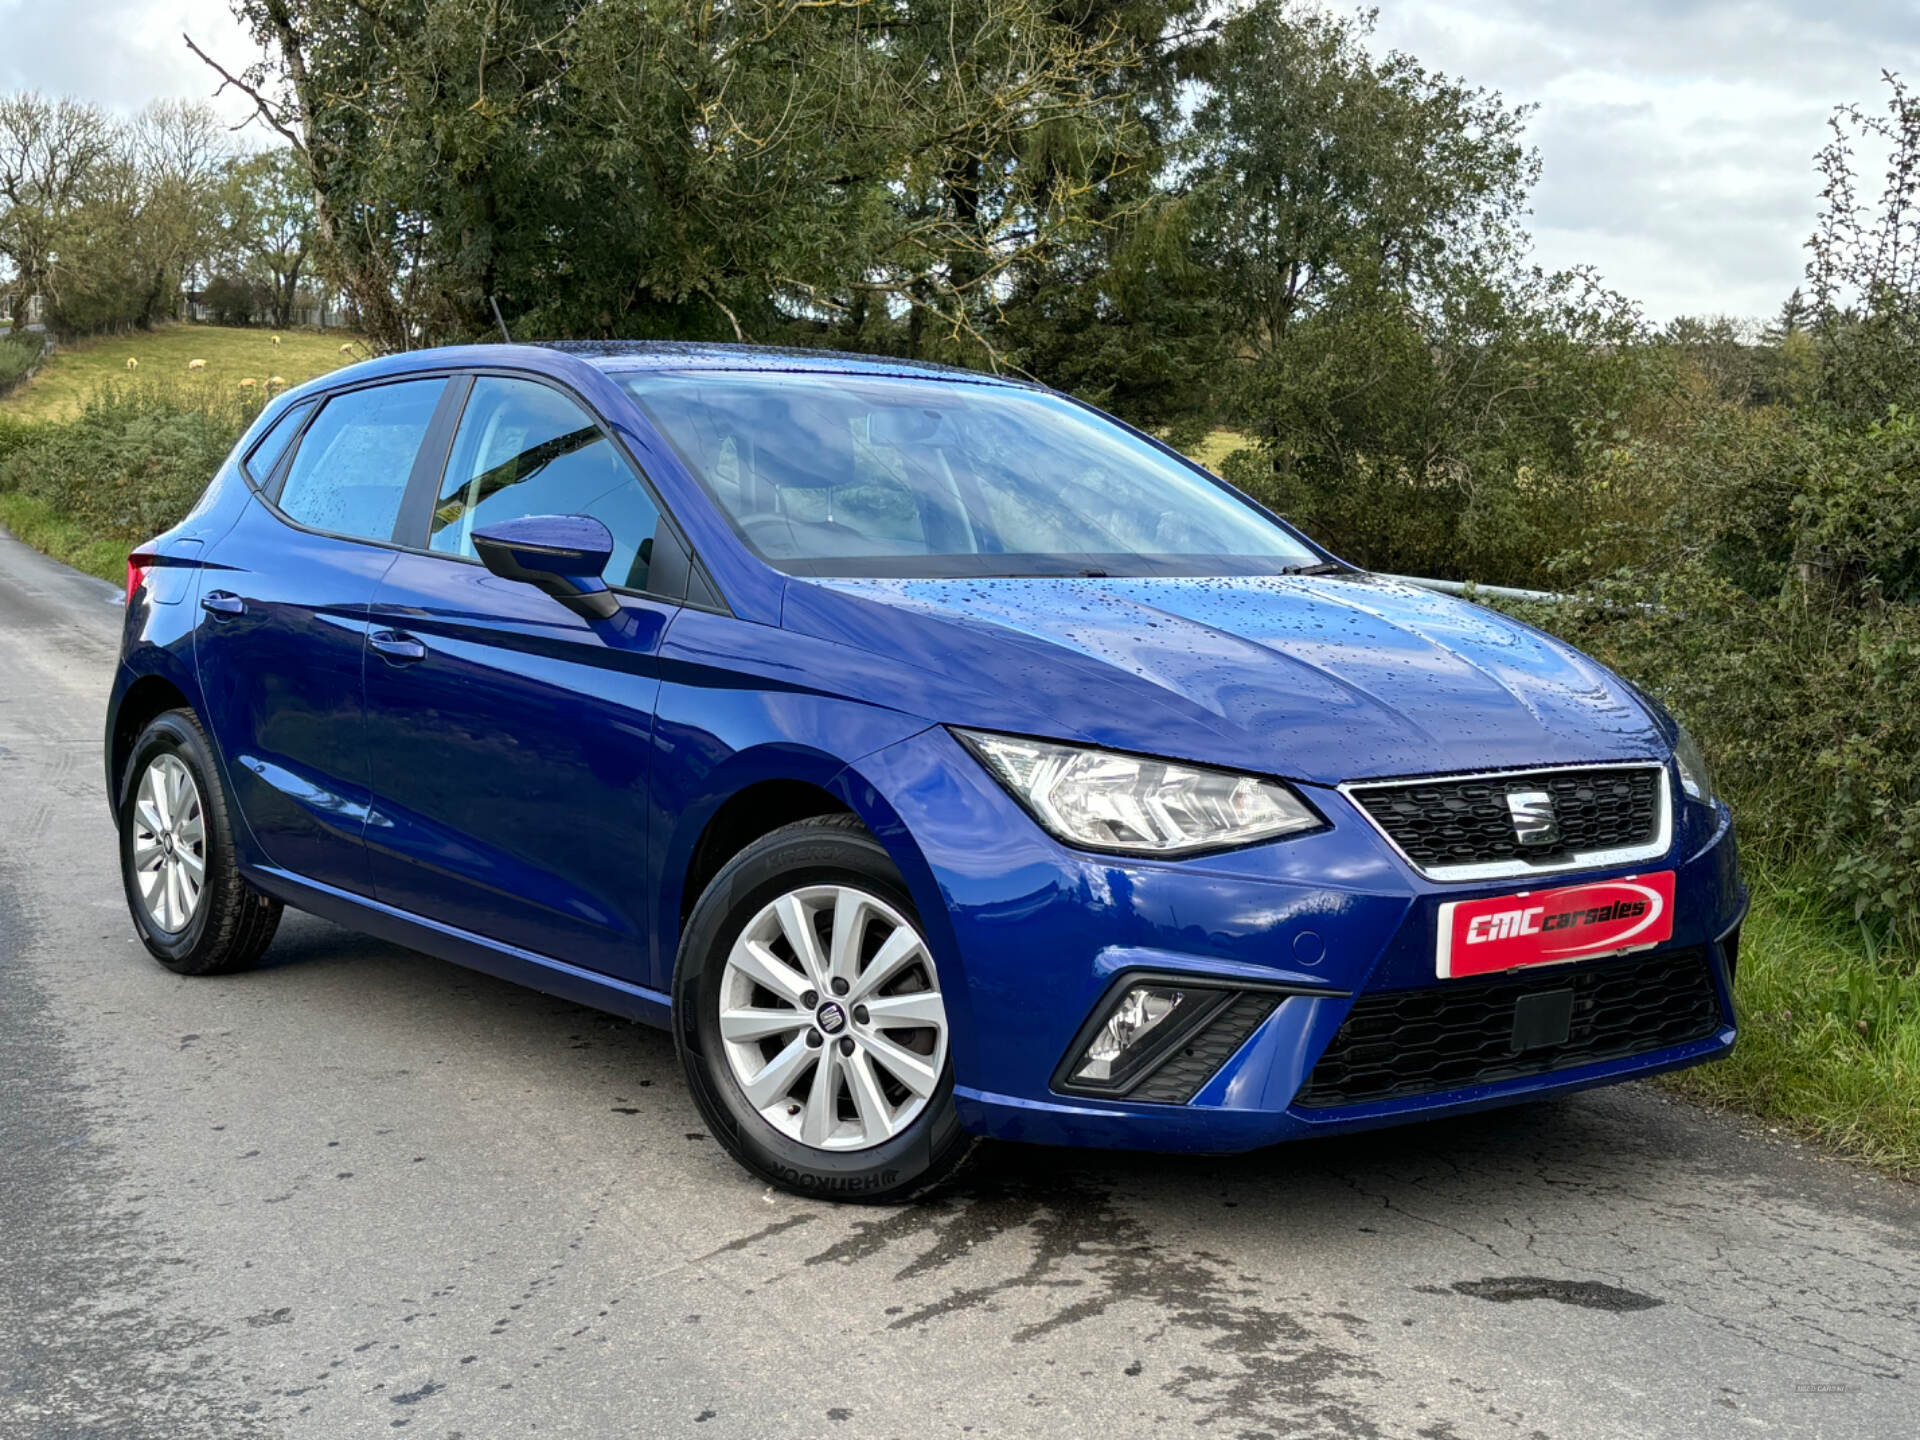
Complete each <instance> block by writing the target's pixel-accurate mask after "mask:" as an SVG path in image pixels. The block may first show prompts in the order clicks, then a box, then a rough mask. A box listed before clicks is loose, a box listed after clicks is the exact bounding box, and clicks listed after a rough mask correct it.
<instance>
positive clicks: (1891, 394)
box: [1807, 74, 1920, 422]
mask: <svg viewBox="0 0 1920 1440" xmlns="http://www.w3.org/2000/svg"><path fill="white" fill-rule="evenodd" d="M1884 79H1885V82H1886V86H1887V100H1886V105H1885V107H1884V109H1883V111H1881V112H1880V113H1877V114H1876V113H1874V112H1871V111H1868V110H1865V109H1862V108H1861V107H1860V106H1858V105H1844V106H1841V107H1840V108H1839V109H1837V110H1836V111H1834V113H1833V115H1832V117H1831V119H1830V120H1829V121H1828V128H1829V130H1830V132H1831V138H1830V139H1829V141H1828V143H1827V144H1826V146H1825V147H1824V148H1823V149H1822V150H1821V151H1820V153H1819V155H1818V157H1817V158H1816V162H1815V163H1816V165H1817V167H1818V169H1819V173H1820V178H1821V192H1820V205H1821V209H1820V218H1819V222H1818V225H1817V227H1816V228H1815V230H1814V234H1813V237H1812V238H1811V239H1810V240H1809V241H1808V242H1807V248H1808V249H1809V250H1810V251H1811V252H1812V256H1811V258H1810V259H1809V260H1808V262H1807V282H1808V285H1809V286H1810V287H1811V289H1812V292H1813V296H1812V309H1813V317H1812V322H1811V327H1810V328H1811V329H1812V331H1813V334H1814V336H1815V338H1816V339H1817V340H1818V342H1819V345H1820V353H1821V367H1820V398H1821V401H1822V403H1823V404H1825V405H1826V406H1827V407H1828V408H1829V409H1830V410H1832V411H1833V412H1834V414H1835V415H1836V417H1838V418H1842V419H1845V420H1848V421H1853V422H1871V421H1873V420H1876V419H1878V418H1880V417H1881V416H1883V415H1885V414H1886V412H1887V408H1888V407H1889V406H1891V405H1900V406H1901V407H1902V408H1905V409H1912V408H1913V407H1914V406H1915V405H1916V403H1920V95H1916V94H1915V93H1914V92H1913V91H1912V90H1910V89H1909V88H1908V87H1907V85H1906V82H1904V81H1903V80H1901V79H1900V78H1899V77H1898V76H1895V75H1892V74H1888V75H1885V76H1884ZM1863 143H1865V144H1867V145H1868V146H1869V147H1871V148H1873V149H1876V150H1879V151H1882V152H1884V153H1885V155H1886V162H1885V163H1886V168H1885V181H1884V183H1883V185H1882V188H1881V191H1880V193H1879V195H1878V196H1877V197H1876V199H1875V201H1874V202H1873V203H1871V204H1869V203H1868V202H1867V201H1865V200H1863V199H1862V197H1861V194H1860V179H1859V175H1858V170H1857V166H1858V158H1857V155H1856V151H1857V149H1858V147H1859V146H1860V145H1861V144H1863Z"/></svg>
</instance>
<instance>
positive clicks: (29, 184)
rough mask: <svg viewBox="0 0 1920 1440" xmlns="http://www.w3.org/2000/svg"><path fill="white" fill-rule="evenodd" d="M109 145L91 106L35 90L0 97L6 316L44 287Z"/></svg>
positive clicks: (108, 132) (18, 315)
mask: <svg viewBox="0 0 1920 1440" xmlns="http://www.w3.org/2000/svg"><path fill="white" fill-rule="evenodd" d="M112 149H113V133H112V128H111V127H110V125H109V124H108V122H107V118H106V116H105V115H104V114H103V113H102V112H101V111H100V110H99V109H98V108H97V107H95V106H92V105H84V104H81V103H79V102H78V101H74V100H66V99H60V100H48V99H46V98H44V97H43V96H41V95H38V94H26V95H13V96H0V255H4V256H5V257H6V259H7V261H8V262H9V263H10V264H11V266H12V267H13V272H14V277H15V280H16V282H17V283H16V284H15V286H14V293H13V315H12V317H11V318H12V321H13V323H14V324H15V325H16V326H17V325H23V324H25V323H26V314H27V311H26V306H27V301H28V300H29V299H30V298H31V297H32V296H34V295H36V294H43V295H44V294H48V293H49V292H50V291H51V289H52V285H51V280H52V272H53V267H54V263H55V257H56V255H57V253H58V251H59V247H60V241H61V236H62V234H63V232H64V231H65V230H66V228H67V226H68V225H69V224H70V223H71V221H72V219H73V215H74V212H75V211H76V210H77V209H78V208H79V206H80V205H81V203H82V201H83V200H84V199H85V198H86V195H87V191H88V187H89V186H90V185H91V184H92V183H93V181H94V179H95V176H96V172H97V171H98V169H99V168H100V167H101V166H102V165H103V164H104V163H105V162H106V161H107V160H108V158H109V157H110V155H111V154H112Z"/></svg>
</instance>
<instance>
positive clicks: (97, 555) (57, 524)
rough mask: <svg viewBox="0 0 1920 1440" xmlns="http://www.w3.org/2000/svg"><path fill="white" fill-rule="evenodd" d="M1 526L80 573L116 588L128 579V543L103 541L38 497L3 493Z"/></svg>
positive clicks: (0, 510)
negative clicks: (94, 577) (97, 577)
mask: <svg viewBox="0 0 1920 1440" xmlns="http://www.w3.org/2000/svg"><path fill="white" fill-rule="evenodd" d="M0 525H4V526H6V527H7V529H8V530H10V531H11V532H13V536H14V538H15V539H16V540H20V541H23V542H25V543H26V544H28V545H31V546H33V548H34V549H36V550H40V551H44V552H45V553H46V554H48V555H51V556H52V557H53V558H54V559H56V560H61V561H64V562H66V563H67V564H69V565H71V566H73V568H74V569H76V570H82V571H85V572H86V573H87V574H89V575H98V576H99V577H100V578H101V579H102V580H105V581H108V582H110V583H111V584H114V585H118V584H121V583H122V582H123V581H124V580H125V579H126V575H127V547H126V546H125V545H124V544H122V543H120V542H119V541H117V540H102V539H101V538H100V537H99V536H98V535H96V534H94V533H92V532H91V531H89V530H88V529H87V528H86V527H85V526H82V525H80V524H78V523H76V522H75V521H73V520H69V519H67V518H65V517H64V516H62V515H61V514H60V513H59V512H58V511H56V510H55V509H54V508H53V506H51V505H49V504H48V503H47V502H46V501H44V500H41V499H38V498H36V497H35V496H32V495H9V494H6V493H3V492H0Z"/></svg>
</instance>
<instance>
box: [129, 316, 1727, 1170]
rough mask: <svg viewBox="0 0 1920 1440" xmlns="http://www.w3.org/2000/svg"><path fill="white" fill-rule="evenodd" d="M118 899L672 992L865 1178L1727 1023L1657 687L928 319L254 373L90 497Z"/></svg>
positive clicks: (262, 932) (751, 1099)
mask: <svg viewBox="0 0 1920 1440" xmlns="http://www.w3.org/2000/svg"><path fill="white" fill-rule="evenodd" d="M123 659H124V663H123V664H122V665H121V667H120V670H119V673H118V677H117V680H116V682H115V685H114V688H113V695H112V706H111V711H110V715H109V720H108V729H107V736H106V769H107V784H108V788H109V792H110V795H111V797H112V801H113V804H114V807H115V813H116V815H117V817H118V820H119V827H120V849H121V865H122V870H123V872H124V875H125V880H126V890H127V898H128V901H129V903H130V905H131V907H132V911H133V917H134V922H135V924H136V925H137V926H138V928H139V932H140V934H141V936H142V937H143V938H144V940H145V942H146V945H147V947H148V948H149V949H150V950H151V951H152V952H153V953H154V954H155V955H156V956H157V957H159V959H160V960H161V961H162V962H163V963H165V964H166V965H168V966H170V967H171V968H173V969H174V970H176V971H179V972H181V973H183V974H208V973H214V972H221V971H233V970H237V969H240V968H242V967H244V966H247V965H249V964H251V963H253V962H254V961H255V960H256V959H258V958H259V956H260V954H261V952H262V950H263V949H265V947H266V946H267V944H268V942H269V940H270V939H271V938H272V935H273V932H274V927H275V924H276V923H277V921H278V919H279V916H280V912H281V907H282V906H285V905H292V906H295V907H297V908H299V909H302V910H308V911H312V912H314V913H316V914H319V915H324V916H328V917H330V918H332V919H334V920H336V921H339V922H341V923H343V924H346V925H349V926H353V927H356V928H358V929H361V930H365V931H368V932H371V933H373V934H375V935H378V936H382V937H385V938H386V939H388V940H391V941H393V942H396V943H398V944H403V945H409V946H413V947H416V948H418V949H420V950H425V951H428V952H430V953H432V954H435V955H438V956H442V957H444V958H446V959H448V960H452V961H456V962H458V963H460V964H463V965H468V966H472V967H474V968H476V969H479V970H484V971H487V972H489V973H491V974H494V975H499V976H504V977H507V978H509V979H512V980H516V981H520V982H523V983H525V984H528V985H532V986H535V987H537V988H539V989H541V990H545V991H548V992H550V993H552V994H555V995H561V996H565V997H567V998H569V999H572V1000H576V1001H579V1002H581V1003H583V1004H587V1005H592V1006H596V1007H599V1008H601V1009H604V1010H609V1011H613V1012H616V1013H618V1014H622V1015H627V1016H631V1017H634V1018H636V1019H640V1020H645V1021H648V1022H651V1023H654V1024H658V1025H663V1026H670V1027H671V1028H672V1031H673V1034H674V1037H675V1041H676V1044H677V1045H678V1048H679V1052H680V1054H681V1056H682V1057H683V1059H684V1061H685V1066H686V1072H687V1077H688V1080H689V1082H690V1084H691V1086H692V1089H693V1094H694V1098H695V1099H696V1101H697V1102H698V1104H699V1107H700V1110H701V1112H702V1114H703V1115H704V1116H705V1118H706V1120H707V1122H708V1124H709V1125H710V1126H711V1128H712V1132H713V1134H714V1135H715V1136H716V1137H718V1138H719V1139H720V1140H722V1141H723V1142H724V1143H725V1144H726V1146H727V1148H728V1149H729V1150H730V1151H731V1152H732V1153H733V1154H734V1156H735V1157H737V1158H738V1159H739V1161H740V1162H741V1163H742V1164H743V1165H744V1166H746V1167H747V1168H748V1169H749V1170H751V1171H752V1172H754V1173H755V1174H756V1175H758V1176H761V1177H763V1178H765V1179H766V1180H769V1181H772V1182H774V1183H776V1184H780V1185H784V1186H787V1187H789V1188H791V1189H794V1190H798V1191H802V1192H809V1193H815V1194H822V1195H831V1196H837V1197H842V1198H847V1199H861V1200H872V1201H895V1200H900V1199H904V1198H907V1197H910V1196H913V1195H916V1194H920V1193H923V1192H925V1191H926V1190H928V1189H930V1188H931V1187H933V1186H935V1185H937V1184H939V1183H940V1182H941V1181H943V1180H945V1179H947V1178H949V1177H950V1176H951V1175H953V1174H954V1173H955V1171H956V1170H957V1169H958V1168H959V1166H960V1165H961V1163H962V1162H963V1160H964V1159H965V1157H966V1155H967V1153H968V1151H969V1150H970V1149H971V1147H972V1145H973V1143H974V1141H975V1139H976V1138H977V1137H980V1136H997V1137H1001V1138H1005V1139H1012V1140H1028V1141H1041V1142H1046V1143H1050V1144H1073V1145H1102V1146H1124V1147H1130V1148H1139V1149H1153V1150H1166V1151H1234V1150H1244V1149H1248V1148H1250V1147H1254V1146H1260V1145H1265V1144H1268V1143H1270V1142H1273V1141H1278V1140H1285V1139H1289V1138H1293V1137H1298V1136H1305V1135H1315V1134H1326V1133H1331V1132H1335V1131H1341V1130H1349V1129H1354V1128H1357V1127H1361V1126H1372V1125H1381V1124H1387V1123H1391V1122H1395V1121H1402V1120H1409V1119H1415V1118H1419V1117H1423V1116H1429V1115H1441V1114H1447V1113H1453V1112H1458V1111H1464V1110H1471V1109H1475V1108H1478V1107H1483V1106H1491V1105H1499V1104H1504V1103H1507V1102H1511V1101H1515V1100H1520V1099H1526V1098H1530V1097H1533V1096H1538V1095H1542V1094H1549V1093H1558V1092H1562V1091H1568V1090H1575V1089H1579V1088H1581V1087H1584V1086H1591V1085H1599V1084H1604V1083H1608V1082H1611V1081H1616V1080H1624V1079H1627V1078H1629V1077H1632V1076H1637V1075H1646V1074H1650V1073H1652V1072H1654V1071H1659V1070H1670V1069H1674V1068H1676V1067H1679V1066H1684V1065H1691V1064H1694V1063H1697V1062H1699V1061H1703V1060H1708V1059H1711V1058H1713V1057H1715V1056H1718V1055H1721V1054H1723V1053H1725V1052H1726V1051H1727V1049H1728V1048H1729V1047H1730V1046H1731V1045H1732V1044H1733V1040H1734V1030H1733V1021H1732V1013H1733V1012H1732V1006H1731V983H1732V979H1733V973H1734V966H1735V961H1736V954H1737V940H1738V933H1739V923H1740V919H1741V915H1742V911H1743V907H1744V904H1745V893H1744V891H1743V889H1742V886H1741V883H1740V878H1739V872H1738V868H1737V864H1736V860H1735V851H1734V840H1733V833H1732V828H1731V821H1730V817H1729V815H1728V813H1727V810H1726V808H1725V807H1724V806H1723V805H1721V804H1720V803H1719V802H1718V801H1716V800H1715V798H1714V796H1713V793H1712V790H1711V788H1710V785H1709V781H1708V777H1707V772H1706V770H1705V768H1704V766H1703V765H1702V763H1701V760H1700V757H1699V754H1698V752H1697V751H1696V750H1695V749H1694V748H1693V746H1692V745H1691V744H1690V743H1689V742H1688V740H1687V738H1686V736H1685V735H1684V734H1682V733H1681V732H1680V731H1679V730H1678V729H1677V728H1676V727H1675V725H1674V722H1673V721H1672V720H1671V719H1670V718H1669V717H1668V716H1667V715H1666V714H1665V713H1664V712H1663V711H1662V710H1661V709H1660V708H1659V707H1658V706H1657V705H1655V704H1653V703H1652V702H1650V701H1649V700H1648V699H1647V698H1646V697H1645V696H1643V695H1641V694H1640V693H1638V692H1637V691H1636V690H1634V689H1633V688H1632V687H1631V686H1630V685H1628V684H1627V683H1625V682H1624V681H1622V680H1620V679H1618V678H1616V677H1614V676H1613V675H1610V674H1609V673H1608V672H1607V671H1606V670H1604V669H1602V668H1601V667H1600V666H1598V665H1596V664H1594V663H1593V662H1592V661H1590V660H1588V659H1586V658H1584V657H1583V656H1581V655H1579V654H1577V653H1576V652H1574V651H1572V650H1570V649H1568V648H1567V647H1566V646H1564V645H1561V644H1559V643H1557V642H1556V641H1554V640H1552V639H1550V638H1549V637H1547V636H1545V635H1543V634H1541V633H1539V632H1538V631H1535V630H1533V629H1530V628H1528V627H1527V626H1525V625H1522V624H1518V623H1516V622H1514V621H1512V620H1508V619H1505V618H1503V617H1502V616H1500V615H1497V614H1493V613H1490V612H1488V611H1486V610H1484V609H1481V608H1479V607H1477V606H1475V605H1472V604H1469V603H1466V602H1465V601H1462V600H1457V599H1453V598H1449V597H1446V596H1442V595H1436V594H1433V593H1431V592H1429V591H1427V590H1423V589H1418V588H1415V587H1412V586H1409V585H1406V584H1403V583H1399V582H1395V581H1391V580H1387V579H1383V578H1380V577H1378V576H1374V575H1369V574H1366V573H1363V572H1360V571H1358V570H1355V569H1353V568H1351V567H1349V566H1347V565H1344V564H1342V563H1341V562H1339V561H1338V560H1336V559H1334V558H1333V557H1331V556H1329V555H1328V554H1327V553H1326V552H1325V551H1323V550H1321V549H1320V548H1319V547H1317V546H1315V545H1314V544H1312V543H1311V542H1310V541H1308V540H1306V539H1305V538H1303V537H1302V536H1301V535H1299V534H1298V533H1297V532H1295V531H1294V530H1292V529H1290V528H1289V527H1288V526H1287V525H1286V524H1285V523H1283V522H1282V521H1280V520H1279V519H1277V518H1276V517H1274V516H1273V515H1271V514H1268V513H1267V512H1266V511H1264V510H1262V509H1261V508H1260V507H1258V506H1257V505H1255V504H1253V503H1252V502H1250V501H1249V500H1247V499H1246V498H1245V497H1244V496H1242V495H1240V494H1238V493H1236V492H1235V491H1234V490H1232V489H1230V488H1229V487H1227V486H1226V485H1224V484H1222V483H1221V482H1220V481H1218V480H1216V479H1214V478H1213V477H1212V476H1210V475H1208V474H1207V473H1206V472H1204V471H1202V470H1200V469H1199V468H1197V467H1195V466H1194V465H1192V464H1189V463H1188V462H1187V461H1185V460H1183V459H1182V458H1180V456H1178V455H1177V454H1175V453H1174V452H1172V451H1170V450H1169V449H1167V448H1166V447H1165V446H1163V445H1160V444H1158V443H1156V442H1155V441H1153V440H1151V439H1149V438H1147V437H1145V436H1143V435H1141V434H1139V433H1137V432H1135V431H1133V430H1130V429H1128V428H1127V427H1125V426H1123V425H1121V424H1119V423H1117V422H1115V421H1113V420H1110V419H1108V418H1106V417H1105V416H1102V415H1101V414H1099V413H1098V412H1096V411H1094V410H1091V409H1089V408H1088V407H1086V406H1084V405H1081V404H1079V403H1077V402H1075V401H1073V400H1071V399H1068V398H1066V397H1064V396H1061V395H1058V394H1054V393H1051V392H1049V391H1047V390H1044V389H1040V388H1037V387H1034V386H1030V385H1024V384H1016V383H1011V382H1008V381H1004V380H998V379H993V378H989V377H986V376H981V375H975V374H970V373H966V372H962V371H954V370H946V369H939V368H935V367H929V366H920V365H912V364H905V363H902V362H898V361H893V360H884V359H867V358H858V357H851V356H843V355H836V354H830V353H824V352H811V351H809V352H777V351H768V350H755V349H746V348H737V347H717V346H716V347H686V346H662V345H607V346H597V347H580V346H554V347H517V346H488V347H483V348H472V349H452V350H437V351H422V352H418V353H414V354H408V355H402V356H396V357H392V358H387V359H382V360H377V361H373V362H371V363H369V364H365V365H359V366H355V367H353V368H351V369H348V370H343V371H341V372H339V373H338V374H335V375H331V376H329V377H327V378H325V379H323V380H320V381H317V382H315V383H313V384H311V385H308V386H305V387H303V388H301V389H299V390H296V391H293V392H291V393H289V394H287V395H285V396H282V397H280V398H279V399H277V400H276V401H274V403H273V404H272V405H270V406H269V407H268V408H267V410H266V411H265V413H263V414H262V415H261V416H260V419H259V421H258V423H257V424H255V425H254V426H253V427H252V429H251V430H250V432H249V433H248V434H247V435H246V437H245V438H244V439H243V440H242V441H241V443H240V445H239V446H238V447H237V448H236V449H235V451H234V453H233V456H232V457H231V459H229V460H228V462H227V463H226V464H225V466H223V467H222V469H221V471H220V473H219V474H218V475H216V476H215V477H214V479H213V481H212V483H211V484H210V486H209V487H208V489H207V491H206V494H205V496H204V497H203V498H202V499H201V501H200V502H199V504H198V505H197V506H196V507H195V508H194V510H193V512H192V513H191V514H190V515H188V516H187V518H186V519H185V520H184V521H182V522H181V524H180V525H178V526H177V527H175V528H174V529H173V530H171V531H169V532H167V533H166V534H164V535H162V536H160V537H159V538H157V539H156V540H154V541H153V542H152V543H151V544H150V545H148V546H145V547H143V548H142V549H141V550H140V551H139V552H138V553H136V554H135V555H133V556H132V557H131V559H130V560H129V562H128V567H127V611H126V633H125V642H124V652H123Z"/></svg>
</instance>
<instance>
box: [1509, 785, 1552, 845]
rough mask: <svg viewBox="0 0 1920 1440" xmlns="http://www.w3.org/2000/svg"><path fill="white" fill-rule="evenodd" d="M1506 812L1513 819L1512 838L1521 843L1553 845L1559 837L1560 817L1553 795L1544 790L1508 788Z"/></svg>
mask: <svg viewBox="0 0 1920 1440" xmlns="http://www.w3.org/2000/svg"><path fill="white" fill-rule="evenodd" d="M1507 814H1508V816H1510V817H1511V818H1512V820H1513V838H1514V839H1515V840H1516V841H1518V842H1519V843H1520V844H1522V845H1553V844H1556V843H1557V842H1558V841H1559V839H1560V817H1559V816H1557V815H1556V814H1554V811H1553V796H1551V795H1549V794H1548V793H1547V792H1546V791H1544V790H1509V791H1508V792H1507Z"/></svg>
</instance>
